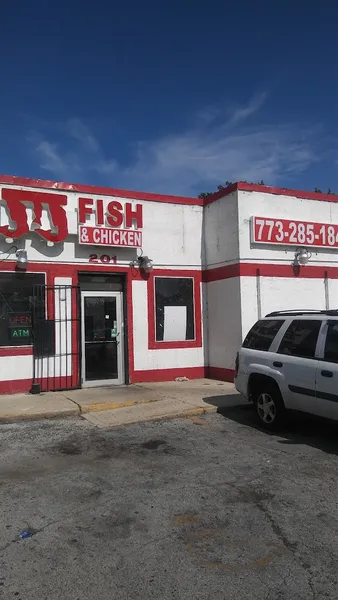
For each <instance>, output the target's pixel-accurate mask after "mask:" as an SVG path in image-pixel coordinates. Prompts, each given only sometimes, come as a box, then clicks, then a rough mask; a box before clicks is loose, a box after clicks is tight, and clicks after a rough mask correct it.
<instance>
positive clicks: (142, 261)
mask: <svg viewBox="0 0 338 600" xmlns="http://www.w3.org/2000/svg"><path fill="white" fill-rule="evenodd" d="M137 263H138V266H139V268H140V269H143V271H144V272H145V273H151V272H152V270H153V261H152V260H151V259H150V258H149V256H138V257H137Z"/></svg>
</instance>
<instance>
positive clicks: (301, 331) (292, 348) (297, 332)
mask: <svg viewBox="0 0 338 600" xmlns="http://www.w3.org/2000/svg"><path fill="white" fill-rule="evenodd" d="M321 324H322V321H321V320H319V319H318V320H316V321H315V320H310V319H295V320H294V321H292V323H291V324H290V325H289V327H288V329H287V330H286V332H285V334H284V337H283V338H282V341H281V343H280V345H279V348H278V350H277V352H278V354H287V355H290V356H300V357H302V358H314V357H315V351H316V345H317V339H318V333H319V330H320V327H321Z"/></svg>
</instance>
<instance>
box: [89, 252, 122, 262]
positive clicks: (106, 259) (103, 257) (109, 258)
mask: <svg viewBox="0 0 338 600" xmlns="http://www.w3.org/2000/svg"><path fill="white" fill-rule="evenodd" d="M116 261H117V259H116V256H109V254H101V256H98V254H89V262H90V263H99V262H100V263H103V264H106V265H107V264H108V263H113V264H114V265H115V264H116Z"/></svg>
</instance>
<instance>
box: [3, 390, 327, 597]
mask: <svg viewBox="0 0 338 600" xmlns="http://www.w3.org/2000/svg"><path fill="white" fill-rule="evenodd" d="M254 423H255V421H254V415H253V413H252V411H251V410H250V408H248V407H247V406H246V405H242V404H241V403H238V399H237V401H236V402H234V403H231V401H230V399H229V406H228V407H227V406H225V407H224V408H223V409H222V414H208V415H205V416H203V417H193V418H191V419H184V420H171V421H162V422H152V423H143V424H137V425H129V426H125V427H123V428H113V429H98V428H96V427H95V426H93V425H92V424H91V423H89V422H88V421H85V420H83V419H81V418H75V417H74V418H73V417H70V418H66V419H54V420H50V421H39V422H34V421H31V422H25V423H20V424H9V425H5V424H4V425H1V426H0V435H1V437H0V445H1V453H0V486H1V487H0V491H1V495H0V500H1V512H0V532H1V540H0V597H3V598H5V599H12V598H13V599H14V600H40V599H41V600H44V599H46V600H47V599H48V600H56V599H61V598H62V600H96V599H97V600H108V599H109V600H111V599H114V600H134V599H146V600H149V599H151V598H156V599H160V600H169V599H170V600H176V599H177V600H181V599H182V600H183V599H184V600H198V599H203V600H209V599H210V600H218V599H219V600H225V599H236V600H242V599H243V600H244V599H245V600H246V599H248V600H249V599H250V600H255V599H257V600H258V599H259V600H284V599H285V600H303V599H304V600H309V599H310V600H312V599H316V600H317V599H318V600H322V599H328V598H330V600H334V599H336V598H338V568H337V564H338V560H337V559H338V544H337V541H338V533H337V532H338V527H337V526H338V523H337V521H338V513H337V492H338V462H337V454H338V436H337V433H338V425H330V424H322V423H318V422H316V421H314V422H313V421H311V420H309V421H307V420H306V421H305V422H304V420H301V421H300V422H295V423H292V424H291V425H290V426H289V428H288V429H287V430H286V431H285V432H284V434H283V435H282V436H273V435H269V434H267V433H264V432H262V431H260V430H258V429H256V427H255V425H254ZM24 529H26V530H28V531H29V532H30V533H31V534H32V536H31V537H30V538H28V539H24V540H17V539H16V536H17V534H18V533H20V531H22V530H24Z"/></svg>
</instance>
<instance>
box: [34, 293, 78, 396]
mask: <svg viewBox="0 0 338 600" xmlns="http://www.w3.org/2000/svg"><path fill="white" fill-rule="evenodd" d="M80 318H81V317H80V288H79V286H75V285H35V286H34V287H33V298H32V337H33V385H32V390H31V391H32V393H40V392H46V391H57V390H69V389H75V388H78V387H80V386H81V326H80V325H81V323H80Z"/></svg>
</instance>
